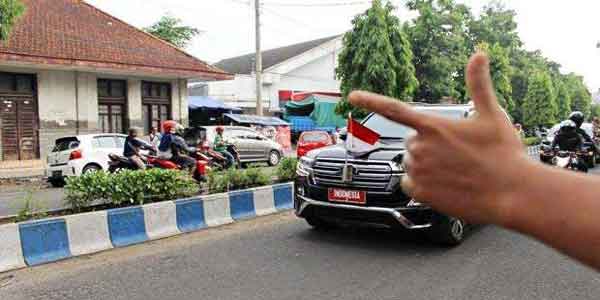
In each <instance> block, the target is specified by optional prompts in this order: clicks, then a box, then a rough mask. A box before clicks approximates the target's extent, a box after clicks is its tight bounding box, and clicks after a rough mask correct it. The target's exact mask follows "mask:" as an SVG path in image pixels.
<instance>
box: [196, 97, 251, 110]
mask: <svg viewBox="0 0 600 300" xmlns="http://www.w3.org/2000/svg"><path fill="white" fill-rule="evenodd" d="M188 107H189V108H190V109H197V108H207V109H218V110H228V111H237V112H240V111H242V109H240V108H238V107H235V106H230V105H227V104H225V103H224V102H223V101H222V100H219V99H215V98H212V97H207V96H188Z"/></svg>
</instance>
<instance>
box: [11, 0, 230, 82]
mask: <svg viewBox="0 0 600 300" xmlns="http://www.w3.org/2000/svg"><path fill="white" fill-rule="evenodd" d="M21 1H22V2H23V3H24V4H25V6H26V11H25V13H24V14H23V15H22V16H21V18H20V19H19V20H18V22H17V24H16V26H15V27H14V29H13V31H12V33H11V36H10V39H9V40H8V41H6V42H3V43H0V60H5V61H6V60H9V61H12V60H16V61H24V62H30V63H41V64H51V65H67V66H82V67H92V68H102V69H117V70H125V71H139V72H143V73H154V74H165V75H170V76H174V75H176V76H182V77H189V78H192V77H202V78H212V79H230V78H232V77H231V75H230V74H229V73H227V72H225V71H223V70H220V69H218V68H216V67H214V66H211V65H209V64H207V63H205V62H203V61H201V60H199V59H197V58H195V57H193V56H191V55H189V54H187V53H185V52H183V51H182V50H180V49H178V48H176V47H175V46H173V45H171V44H169V43H167V42H164V41H162V40H160V39H158V38H155V37H154V36H152V35H150V34H147V33H145V32H143V31H141V30H139V29H137V28H135V27H133V26H131V25H129V24H127V23H125V22H123V21H121V20H119V19H117V18H115V17H113V16H111V15H109V14H107V13H105V12H103V11H101V10H99V9H97V8H95V7H94V6H92V5H90V4H87V3H85V2H84V1H81V0H21Z"/></svg>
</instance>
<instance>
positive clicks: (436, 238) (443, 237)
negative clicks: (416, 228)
mask: <svg viewBox="0 0 600 300" xmlns="http://www.w3.org/2000/svg"><path fill="white" fill-rule="evenodd" d="M465 227H466V224H465V222H464V221H463V220H461V219H458V218H454V217H449V216H444V215H439V214H436V215H434V217H433V222H432V224H431V228H429V230H428V231H427V233H428V236H429V239H430V240H431V241H433V242H435V243H438V244H441V245H446V246H456V245H459V244H460V243H462V241H463V240H464V238H465Z"/></svg>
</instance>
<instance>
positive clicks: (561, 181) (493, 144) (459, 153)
mask: <svg viewBox="0 0 600 300" xmlns="http://www.w3.org/2000/svg"><path fill="white" fill-rule="evenodd" d="M465 75H466V76H465V77H466V81H467V82H466V83H467V87H468V91H469V95H471V97H472V98H473V101H474V103H475V107H476V110H477V111H478V116H477V117H475V118H472V119H469V120H460V121H457V120H449V119H445V118H442V117H438V116H433V115H426V114H424V113H420V112H417V111H416V110H414V109H413V108H411V107H410V106H409V105H407V104H404V103H402V102H400V101H397V100H395V99H391V98H389V97H386V96H381V95H377V94H373V93H369V92H362V91H356V92H352V93H351V94H350V95H349V99H350V102H351V103H352V105H355V106H357V107H361V108H364V109H366V110H367V111H373V112H375V113H379V114H381V115H382V116H385V117H386V118H388V119H390V120H393V121H396V122H399V123H402V124H404V125H406V126H409V127H411V128H413V129H415V130H416V132H417V133H416V135H415V136H413V137H412V138H410V139H408V140H407V142H406V148H407V153H406V154H405V156H404V160H403V165H404V167H405V168H406V170H407V174H406V176H403V177H402V188H403V190H404V192H406V193H407V194H409V195H410V196H411V197H412V198H414V199H418V200H419V202H422V203H425V204H427V205H429V206H430V207H432V208H433V209H435V210H436V211H439V212H441V213H445V214H448V215H451V216H454V217H458V218H462V219H464V220H465V221H467V222H469V223H492V224H497V225H500V226H503V227H505V228H508V229H512V230H515V231H518V232H521V233H524V234H527V235H529V236H532V237H535V238H537V239H539V240H541V241H542V242H544V243H546V244H548V245H550V246H552V247H554V248H556V249H558V250H559V251H562V252H563V253H565V254H567V255H569V256H571V257H573V258H575V259H577V260H579V261H581V262H583V263H585V264H588V265H590V266H592V267H594V268H596V269H597V270H600V243H598V242H596V241H599V240H600V222H598V214H599V213H600V201H598V195H600V178H599V177H596V176H587V175H583V174H579V173H575V172H568V171H565V170H562V169H558V168H551V167H549V166H546V165H544V164H541V163H539V162H536V161H534V160H532V159H530V158H529V157H527V156H526V155H524V154H523V148H522V145H523V144H522V142H521V141H520V140H519V139H518V138H517V137H516V135H515V134H514V128H513V126H512V124H511V123H510V122H509V121H508V120H507V119H506V116H505V115H504V112H503V111H502V108H501V107H500V105H499V104H498V101H497V98H496V93H495V91H494V87H493V84H492V80H491V76H490V66H489V59H488V58H487V56H486V55H485V54H483V53H478V54H475V55H474V56H473V57H472V58H471V59H470V61H469V64H468V66H467V69H466V73H465ZM448 157H452V159H448Z"/></svg>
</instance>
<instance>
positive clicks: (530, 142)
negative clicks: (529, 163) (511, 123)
mask: <svg viewBox="0 0 600 300" xmlns="http://www.w3.org/2000/svg"><path fill="white" fill-rule="evenodd" d="M541 142H542V139H540V138H539V137H535V136H534V137H528V138H524V139H523V144H525V146H535V145H538V144H539V143H541Z"/></svg>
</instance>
